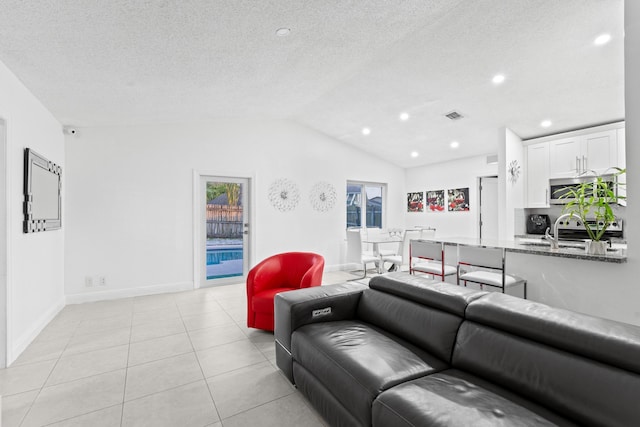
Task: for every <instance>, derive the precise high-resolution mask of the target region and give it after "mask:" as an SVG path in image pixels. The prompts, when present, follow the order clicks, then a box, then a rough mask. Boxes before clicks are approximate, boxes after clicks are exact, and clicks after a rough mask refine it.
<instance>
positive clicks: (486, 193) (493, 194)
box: [478, 176, 498, 240]
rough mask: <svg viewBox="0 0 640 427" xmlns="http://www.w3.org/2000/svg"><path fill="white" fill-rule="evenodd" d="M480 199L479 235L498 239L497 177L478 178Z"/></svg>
mask: <svg viewBox="0 0 640 427" xmlns="http://www.w3.org/2000/svg"><path fill="white" fill-rule="evenodd" d="M478 190H479V191H478V194H479V195H480V196H479V197H478V199H479V201H480V218H479V228H480V230H479V236H480V238H481V239H496V240H497V239H498V177H497V176H483V177H480V179H479V188H478Z"/></svg>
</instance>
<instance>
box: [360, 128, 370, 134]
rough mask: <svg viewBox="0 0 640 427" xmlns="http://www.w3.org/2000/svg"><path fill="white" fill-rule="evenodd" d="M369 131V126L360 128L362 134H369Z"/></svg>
mask: <svg viewBox="0 0 640 427" xmlns="http://www.w3.org/2000/svg"><path fill="white" fill-rule="evenodd" d="M370 133H371V129H369V128H362V134H363V135H369V134H370Z"/></svg>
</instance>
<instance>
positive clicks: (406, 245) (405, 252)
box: [398, 230, 420, 264]
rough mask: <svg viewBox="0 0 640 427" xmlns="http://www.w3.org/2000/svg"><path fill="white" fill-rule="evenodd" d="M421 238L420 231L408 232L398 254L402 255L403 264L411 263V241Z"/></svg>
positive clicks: (403, 238) (405, 233)
mask: <svg viewBox="0 0 640 427" xmlns="http://www.w3.org/2000/svg"><path fill="white" fill-rule="evenodd" d="M418 238H420V230H406V231H405V232H404V236H403V237H402V242H400V250H399V251H398V253H399V254H400V255H402V263H403V264H408V263H409V254H410V251H411V241H412V240H415V239H418Z"/></svg>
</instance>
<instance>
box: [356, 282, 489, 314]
mask: <svg viewBox="0 0 640 427" xmlns="http://www.w3.org/2000/svg"><path fill="white" fill-rule="evenodd" d="M369 287H370V288H371V289H375V290H378V291H382V292H386V293H389V294H392V295H397V296H399V297H402V298H405V299H408V300H412V301H415V302H418V303H420V304H423V305H427V306H429V307H433V308H437V309H439V310H442V311H447V312H449V313H453V314H456V315H458V316H460V317H464V312H465V310H466V309H467V305H469V303H470V302H471V301H475V300H476V299H478V298H480V297H481V296H483V295H486V294H487V292H485V291H477V290H472V289H469V288H463V287H461V286H456V285H452V284H449V283H444V282H442V281H441V280H440V279H438V280H430V279H426V278H424V277H420V276H414V275H412V274H408V273H404V272H396V273H389V274H384V275H381V276H376V277H373V278H372V279H371V280H370V281H369Z"/></svg>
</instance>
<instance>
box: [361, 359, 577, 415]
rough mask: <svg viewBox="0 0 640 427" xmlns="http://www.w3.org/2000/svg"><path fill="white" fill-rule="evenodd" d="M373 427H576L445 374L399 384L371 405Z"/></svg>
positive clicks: (489, 387) (494, 389)
mask: <svg viewBox="0 0 640 427" xmlns="http://www.w3.org/2000/svg"><path fill="white" fill-rule="evenodd" d="M372 418H373V426H374V427H387V426H397V427H401V426H415V427H417V426H474V427H476V426H477V427H483V426H486V427H499V426H504V427H507V426H509V427H517V426H575V424H573V423H571V422H570V421H568V420H566V419H563V418H562V417H560V416H558V415H557V414H554V413H552V412H550V411H548V410H546V409H545V408H542V407H540V406H539V405H536V404H534V403H531V402H530V401H528V400H526V399H523V398H522V397H520V396H518V395H516V394H514V393H512V392H509V391H507V390H505V389H503V388H501V387H498V386H496V385H495V384H492V383H490V382H487V381H485V380H483V379H481V378H478V377H476V376H473V375H470V374H468V373H465V372H461V371H457V370H453V369H450V370H446V371H442V372H439V373H436V374H433V375H429V376H426V377H422V378H419V379H416V380H413V381H409V382H407V383H404V384H400V385H398V386H396V387H393V388H391V389H389V390H387V391H384V392H383V393H381V394H380V395H379V396H378V397H377V398H376V400H375V401H374V402H373V415H372Z"/></svg>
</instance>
